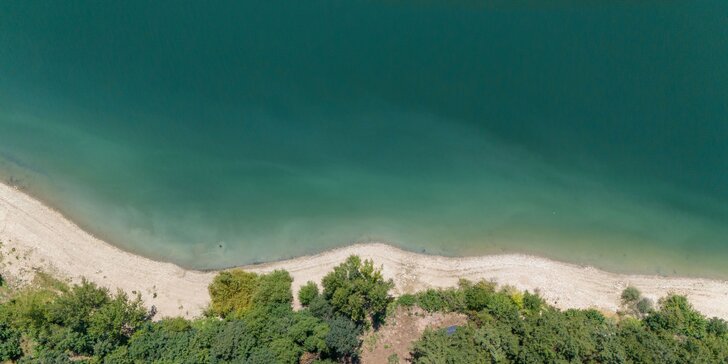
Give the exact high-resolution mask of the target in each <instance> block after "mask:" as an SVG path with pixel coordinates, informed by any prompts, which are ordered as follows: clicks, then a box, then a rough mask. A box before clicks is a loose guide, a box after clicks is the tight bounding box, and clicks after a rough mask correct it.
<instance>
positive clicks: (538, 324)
mask: <svg viewBox="0 0 728 364" xmlns="http://www.w3.org/2000/svg"><path fill="white" fill-rule="evenodd" d="M291 283H292V279H291V276H290V275H289V274H288V273H287V272H285V271H275V272H272V273H270V274H266V275H257V274H252V273H246V272H242V271H230V272H226V273H221V274H220V275H218V276H217V277H216V278H215V280H214V281H213V283H212V284H211V285H210V292H211V293H214V294H213V296H214V297H213V305H212V306H211V309H210V312H213V313H215V314H216V315H218V316H219V317H204V318H199V319H195V320H192V321H190V320H186V319H183V318H168V319H163V320H160V321H158V322H153V321H151V320H150V318H151V317H150V316H149V314H148V313H147V312H146V310H145V308H144V307H143V306H142V303H141V299H140V297H139V296H138V295H137V296H136V297H129V296H127V295H126V294H125V293H124V292H121V291H119V292H117V293H116V294H114V295H111V294H110V293H109V291H108V290H107V289H105V288H101V287H97V286H96V285H95V284H93V283H89V282H87V281H82V282H81V284H78V285H74V286H72V287H68V286H67V285H65V284H64V283H63V282H60V281H57V280H54V279H52V277H50V276H47V275H39V277H38V278H37V279H36V281H35V283H34V284H33V286H31V287H30V288H26V289H23V290H21V291H18V292H12V294H11V295H10V296H9V299H8V300H7V301H6V302H4V303H2V304H0V361H4V360H5V361H6V360H10V361H13V360H14V361H16V362H18V363H74V362H84V363H114V364H137V363H156V364H167V363H182V364H193V363H195V364H197V363H200V364H214V363H261V364H262V363H284V364H285V363H290V364H294V363H299V362H310V361H311V360H314V362H318V363H334V362H344V363H354V362H357V361H358V357H359V350H360V347H361V345H362V343H361V341H360V339H359V338H360V337H361V336H362V333H363V330H364V329H363V328H364V327H365V326H366V325H367V324H368V323H369V322H370V321H369V320H372V321H374V320H376V318H377V317H378V316H381V315H383V314H384V310H385V309H386V307H387V306H388V304H390V303H391V306H392V307H394V306H395V305H397V304H399V305H404V306H412V305H418V306H420V307H422V308H424V309H426V310H428V311H433V312H434V311H445V312H459V313H463V314H465V315H466V316H467V318H468V322H467V324H464V325H462V326H459V327H456V328H455V329H454V330H448V329H440V330H429V329H428V330H426V331H425V333H424V334H423V336H422V337H421V339H420V340H419V341H417V342H416V343H414V345H413V347H412V352H411V354H412V355H411V356H412V358H413V362H414V363H668V364H669V363H675V364H677V363H706V364H707V363H726V362H728V323H726V321H724V320H721V319H718V318H712V319H707V318H705V317H704V316H703V315H701V314H700V313H699V312H697V311H696V310H695V309H693V307H692V306H691V305H690V303H689V302H688V301H687V299H686V298H685V297H682V296H676V295H670V296H668V297H665V298H663V299H661V300H660V301H659V307H658V308H657V309H655V308H653V307H652V304H651V302H650V301H649V300H647V299H646V298H643V297H641V296H640V295H639V294H638V292H637V294H636V296H635V294H633V293H634V292H632V293H631V294H629V295H627V296H628V300H626V301H625V302H627V301H628V304H629V308H630V309H631V310H633V312H634V313H635V314H634V315H628V316H620V317H619V320H616V319H613V318H606V317H604V316H603V315H602V314H601V313H599V312H597V311H595V310H566V311H561V310H558V309H555V308H553V307H551V306H549V305H548V304H546V303H545V302H544V300H543V299H542V298H541V297H539V295H538V294H532V293H529V292H520V291H517V290H515V289H514V288H509V287H505V288H502V289H500V290H497V289H496V286H495V284H494V283H492V282H486V281H480V282H475V283H473V282H469V281H465V280H463V281H461V282H460V284H459V286H458V287H457V288H451V289H431V290H427V291H424V292H420V293H417V294H415V295H403V296H401V297H400V298H398V299H397V301H396V302H392V300H391V298H390V296H389V293H388V291H389V289H390V288H391V285H392V282H391V281H385V280H384V279H383V278H382V277H381V274H380V272H378V271H377V270H375V269H374V267H373V264H372V263H371V262H370V261H366V262H363V263H362V262H361V261H360V260H359V259H358V258H357V257H350V258H349V259H348V260H347V261H346V262H345V263H344V264H342V265H340V266H338V267H337V268H336V269H334V271H333V272H331V274H329V275H327V277H326V278H325V280H324V285H323V286H324V291H323V294H318V290H317V287H316V285H315V284H314V283H312V282H309V283H308V284H306V285H305V286H304V287H308V288H306V289H305V290H304V289H302V290H301V292H304V293H303V295H302V296H303V297H304V298H301V294H299V299H301V301H302V302H306V305H305V307H304V308H303V309H302V310H300V311H293V310H292V308H291V302H292V297H293V296H292V294H291ZM306 291H307V293H306ZM350 297H354V299H353V300H350V299H349V298H350ZM635 297H636V298H635ZM398 361H399V358H398V357H397V356H390V357H389V358H388V362H391V363H395V362H398Z"/></svg>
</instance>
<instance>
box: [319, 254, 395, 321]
mask: <svg viewBox="0 0 728 364" xmlns="http://www.w3.org/2000/svg"><path fill="white" fill-rule="evenodd" d="M322 284H323V287H324V292H323V295H324V297H325V298H326V299H327V300H329V301H331V304H332V305H333V306H334V308H335V309H336V310H337V311H339V312H341V313H343V314H345V315H346V316H348V317H350V318H351V319H352V320H354V321H356V322H364V321H366V320H367V319H370V320H371V321H372V322H374V323H375V324H376V323H377V322H379V321H380V319H381V318H383V315H384V313H385V312H386V309H387V304H388V303H389V302H390V300H391V297H390V296H389V290H390V289H392V288H393V287H394V282H393V281H392V280H391V279H390V280H385V279H384V278H383V277H382V272H381V270H379V269H375V268H374V263H373V262H372V261H371V260H365V261H364V262H363V263H362V261H361V259H360V258H359V257H358V256H355V255H352V256H350V257H349V258H348V259H347V260H346V261H345V262H344V263H342V264H341V265H339V266H337V267H335V268H334V271H333V272H331V273H329V274H327V275H326V276H325V277H324V279H323V281H322Z"/></svg>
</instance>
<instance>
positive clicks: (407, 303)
mask: <svg viewBox="0 0 728 364" xmlns="http://www.w3.org/2000/svg"><path fill="white" fill-rule="evenodd" d="M397 304H399V305H402V306H404V307H412V306H414V305H415V304H417V297H415V296H414V295H411V294H403V295H401V296H399V297H398V298H397Z"/></svg>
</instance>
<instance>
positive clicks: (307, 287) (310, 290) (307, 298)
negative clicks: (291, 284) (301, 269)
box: [298, 281, 319, 306]
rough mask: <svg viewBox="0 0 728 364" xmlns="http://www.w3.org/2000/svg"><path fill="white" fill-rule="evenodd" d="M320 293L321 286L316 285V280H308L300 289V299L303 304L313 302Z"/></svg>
mask: <svg viewBox="0 0 728 364" xmlns="http://www.w3.org/2000/svg"><path fill="white" fill-rule="evenodd" d="M318 295H319V288H318V286H317V285H316V282H312V281H308V282H307V283H306V284H304V285H303V286H302V287H301V289H299V290H298V300H299V301H300V302H301V305H303V306H308V305H309V304H311V301H313V300H314V298H316V297H318Z"/></svg>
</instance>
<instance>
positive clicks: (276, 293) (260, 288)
mask: <svg viewBox="0 0 728 364" xmlns="http://www.w3.org/2000/svg"><path fill="white" fill-rule="evenodd" d="M291 283H293V278H291V275H290V274H289V273H288V272H287V271H285V270H275V271H273V272H271V273H268V274H265V275H261V276H259V277H258V281H257V287H256V288H255V290H254V291H253V297H252V304H253V305H255V306H277V305H282V306H286V307H290V306H291V302H293V293H291Z"/></svg>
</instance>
